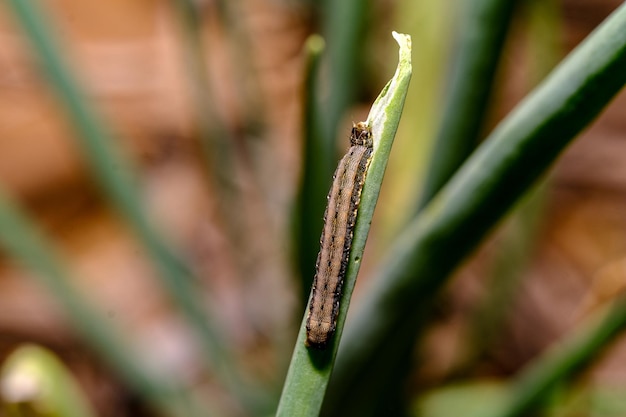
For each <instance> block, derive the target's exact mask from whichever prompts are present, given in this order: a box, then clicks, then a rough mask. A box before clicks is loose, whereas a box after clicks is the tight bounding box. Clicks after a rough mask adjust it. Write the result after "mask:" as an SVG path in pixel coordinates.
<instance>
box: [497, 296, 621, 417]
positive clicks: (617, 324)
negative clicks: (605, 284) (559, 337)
mask: <svg viewBox="0 0 626 417" xmlns="http://www.w3.org/2000/svg"><path fill="white" fill-rule="evenodd" d="M607 310H608V311H604V312H603V314H601V317H598V315H596V316H595V317H593V318H592V319H591V320H589V322H587V323H585V325H584V326H583V327H582V328H580V329H577V330H575V331H574V333H573V334H572V335H569V336H567V337H566V338H565V339H564V340H563V341H562V342H561V343H558V344H557V345H556V346H554V347H552V348H551V349H549V350H548V351H547V352H545V353H544V354H542V355H541V356H540V357H539V358H537V359H535V360H533V361H532V362H531V363H530V364H529V365H527V366H526V367H525V368H524V370H523V371H522V372H521V373H520V375H519V376H517V377H516V378H515V380H514V381H513V383H512V384H511V393H510V397H509V399H508V401H507V402H506V403H505V404H503V406H502V408H501V409H500V410H499V412H498V413H495V414H494V416H493V417H521V416H525V415H528V414H529V413H530V412H531V411H532V410H533V408H534V407H536V406H537V405H538V404H540V403H541V402H542V401H543V400H545V399H547V398H548V396H549V395H550V394H551V393H552V389H553V388H555V386H556V385H557V384H558V383H559V382H563V381H566V380H568V379H571V378H573V377H574V376H575V375H577V374H580V373H581V372H583V371H584V370H585V369H586V367H587V366H588V365H590V364H591V363H593V361H594V360H595V359H597V358H598V357H599V356H600V354H601V353H602V351H603V350H604V349H605V348H606V347H607V346H608V345H609V344H610V343H611V342H612V341H614V340H615V339H616V338H617V336H619V335H621V334H623V331H624V329H626V296H624V295H621V296H618V297H617V299H615V300H614V301H613V302H612V303H611V304H610V305H609V306H608V308H607Z"/></svg>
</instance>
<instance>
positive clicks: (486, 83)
mask: <svg viewBox="0 0 626 417" xmlns="http://www.w3.org/2000/svg"><path fill="white" fill-rule="evenodd" d="M516 3H517V2H516V1H513V0H471V1H467V2H463V11H464V12H463V13H462V14H461V22H460V28H459V30H458V37H457V40H456V47H455V52H456V57H455V59H454V62H453V66H452V73H451V75H450V80H449V91H448V92H447V98H446V103H445V109H444V112H443V117H442V120H441V123H440V125H439V131H438V133H437V137H436V139H435V147H434V150H433V153H432V155H431V158H430V164H429V167H428V171H427V173H426V179H425V182H424V184H423V188H422V195H421V197H420V201H419V204H418V209H422V208H423V207H424V206H425V205H426V204H427V203H428V202H429V201H430V200H431V199H432V198H433V196H434V195H435V194H437V192H438V191H439V190H440V189H441V187H443V186H444V184H445V183H446V182H447V181H448V180H449V179H450V177H452V175H453V174H454V172H455V171H456V170H457V169H458V168H459V167H460V166H461V164H462V163H463V161H465V159H466V158H467V157H468V156H469V154H470V153H471V152H472V150H474V148H475V147H476V146H477V144H478V140H479V138H480V134H481V130H482V129H483V128H484V123H485V116H486V113H487V109H488V105H489V99H490V97H491V91H492V90H493V84H494V79H495V74H496V69H497V67H498V62H499V61H500V56H501V55H502V50H503V47H504V43H505V42H504V41H505V40H506V37H507V34H508V32H509V30H508V29H509V27H510V26H511V21H512V20H513V10H514V9H515V5H516Z"/></svg>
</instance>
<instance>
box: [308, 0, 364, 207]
mask: <svg viewBox="0 0 626 417" xmlns="http://www.w3.org/2000/svg"><path fill="white" fill-rule="evenodd" d="M369 8H370V1H360V0H344V1H332V0H326V2H325V10H324V12H325V22H327V25H326V27H325V28H324V34H325V38H326V39H327V43H328V77H329V80H328V83H329V85H330V88H329V93H330V95H329V98H328V101H327V102H326V103H324V104H325V105H324V112H323V116H324V119H323V122H324V124H323V126H322V127H323V129H324V137H325V140H326V146H327V149H330V150H331V152H332V151H333V150H334V149H335V148H334V141H335V138H336V135H337V127H338V126H339V123H340V121H341V118H342V117H343V115H344V113H345V111H346V109H347V108H348V106H350V105H351V104H352V103H353V102H354V99H355V96H356V91H357V86H358V85H359V82H360V77H359V75H360V74H361V73H362V72H363V71H362V70H361V69H360V66H362V65H363V59H362V58H361V57H362V56H363V54H362V52H363V51H362V45H363V34H364V33H365V29H366V24H367V20H366V19H367V12H368V10H369ZM332 169H333V168H331V170H330V172H329V173H327V175H326V176H325V177H324V178H328V176H329V175H332ZM324 178H322V180H323V179H324ZM321 214H322V213H320V215H321Z"/></svg>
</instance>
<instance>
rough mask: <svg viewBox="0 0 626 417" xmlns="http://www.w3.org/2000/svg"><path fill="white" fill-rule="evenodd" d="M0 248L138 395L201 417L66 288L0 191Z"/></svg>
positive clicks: (55, 263) (175, 412) (50, 254)
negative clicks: (25, 270)
mask: <svg viewBox="0 0 626 417" xmlns="http://www.w3.org/2000/svg"><path fill="white" fill-rule="evenodd" d="M0 231H1V233H0V244H2V246H3V247H4V248H6V250H7V251H8V252H9V253H10V254H11V255H12V256H13V257H14V258H16V259H19V260H20V261H21V262H22V263H23V264H25V265H27V266H28V267H30V268H32V269H33V270H34V271H35V272H36V273H35V275H34V277H35V278H36V279H37V280H38V281H39V282H40V283H41V284H42V285H43V286H44V287H45V288H46V289H48V291H50V292H51V293H52V295H53V296H54V297H55V299H56V300H57V301H58V304H59V306H60V307H61V309H62V310H63V311H64V312H65V314H66V317H67V320H68V321H69V322H70V323H71V325H72V326H73V328H74V329H75V330H76V331H77V332H78V334H80V335H81V336H82V338H83V339H84V340H85V341H86V342H87V343H88V344H89V345H90V346H91V347H92V348H93V349H94V350H95V351H96V352H97V353H98V354H99V356H100V357H101V358H103V360H104V361H105V362H106V363H107V364H109V365H110V366H111V367H112V369H114V370H115V372H116V373H117V374H118V375H119V376H120V377H122V378H123V379H124V381H125V382H126V383H127V384H128V385H129V386H130V387H132V388H133V389H134V390H135V391H136V392H137V393H138V394H140V395H141V396H142V397H143V398H145V399H146V400H147V401H148V402H149V403H150V404H152V405H153V406H154V407H155V408H156V409H160V410H162V411H163V412H164V413H165V414H167V415H170V416H172V417H173V416H195V417H201V416H203V415H204V411H201V410H200V409H199V408H198V406H197V405H196V404H194V403H193V402H191V401H190V399H189V398H187V396H186V395H185V394H184V393H183V391H182V390H181V389H180V388H178V387H176V386H175V385H173V384H172V383H171V382H169V381H168V380H166V379H165V378H164V377H163V376H162V375H161V376H159V375H155V374H151V373H149V372H148V371H147V370H146V369H144V367H143V366H142V365H141V362H140V361H139V360H138V358H139V356H138V355H136V354H134V353H132V349H130V347H129V346H126V345H124V343H123V342H122V340H123V339H122V338H121V335H120V334H119V333H118V332H116V331H114V329H113V325H112V324H111V323H110V322H106V321H104V320H103V318H102V316H101V315H100V314H99V313H98V312H96V311H95V310H94V309H93V308H92V307H91V306H90V302H89V301H88V300H87V299H86V298H85V297H84V296H83V295H82V294H79V293H78V291H77V290H76V289H75V288H74V286H73V285H72V284H71V282H72V281H74V279H73V278H71V277H70V274H69V273H68V272H67V271H66V268H65V267H64V265H63V264H62V263H61V262H60V261H59V260H58V258H57V256H56V255H55V253H54V250H53V248H52V247H51V246H50V245H49V244H48V243H47V242H46V241H45V239H44V238H43V237H42V236H41V235H40V234H39V232H38V231H37V230H36V229H35V228H34V227H33V226H32V225H31V224H30V222H29V221H28V219H27V218H26V217H25V216H24V215H23V214H22V213H21V212H20V210H19V209H18V208H16V207H14V206H13V204H12V202H11V201H10V200H9V199H8V198H7V197H6V196H5V195H4V192H3V191H1V190H0Z"/></svg>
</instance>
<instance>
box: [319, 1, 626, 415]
mask: <svg viewBox="0 0 626 417" xmlns="http://www.w3.org/2000/svg"><path fill="white" fill-rule="evenodd" d="M625 82H626V4H625V5H622V6H621V7H619V8H618V9H617V10H616V11H615V12H614V13H613V14H612V15H611V16H610V17H609V18H607V19H606V21H605V22H604V23H603V24H602V25H601V26H600V27H598V28H597V29H596V30H595V31H594V32H593V33H592V34H591V35H590V36H589V37H588V38H587V39H586V40H585V41H584V42H583V43H582V44H581V45H580V46H579V47H578V48H576V50H575V51H573V52H572V53H571V54H570V55H569V56H568V57H567V58H566V59H565V60H564V61H563V62H562V63H561V64H560V65H559V66H558V67H557V68H556V69H555V70H554V71H553V72H552V73H551V75H550V76H549V77H548V78H547V79H546V80H545V81H544V82H543V83H542V84H541V85H540V86H539V87H537V88H536V89H535V90H534V92H532V93H531V94H530V95H529V96H528V97H527V98H526V99H524V100H523V101H522V102H521V103H520V104H519V105H518V106H517V107H516V109H514V110H513V111H512V112H511V113H510V114H509V116H507V117H506V119H505V120H503V121H502V122H501V123H500V124H499V125H498V127H497V128H496V129H495V130H494V131H493V133H492V134H491V135H490V136H489V138H488V139H487V140H486V141H485V142H484V143H483V144H482V145H481V146H480V147H479V148H478V150H477V151H476V152H475V153H474V154H473V155H472V156H471V157H470V158H469V159H468V160H467V161H466V163H465V164H464V165H463V166H462V167H461V168H460V170H459V171H458V172H457V174H456V175H455V176H454V177H453V178H452V179H451V180H450V181H449V182H448V184H447V185H446V186H445V187H444V188H443V189H442V191H441V192H440V193H438V194H437V196H436V197H435V198H434V199H433V200H432V202H431V203H430V204H429V205H428V206H426V207H425V208H424V210H423V211H422V212H421V214H420V215H419V216H418V217H417V218H416V219H415V220H414V221H413V222H411V223H410V224H409V225H408V226H407V227H406V229H405V232H404V233H403V234H402V235H401V236H400V237H399V238H398V240H397V242H396V244H395V245H394V246H393V247H392V249H391V251H390V252H389V257H388V258H387V261H386V262H384V263H383V264H382V267H381V269H380V270H379V271H378V275H377V279H376V281H375V283H374V285H373V286H372V288H370V290H369V291H368V292H367V294H366V295H365V299H364V300H363V304H362V308H361V310H360V311H358V312H357V313H358V314H355V316H354V321H352V322H351V323H350V325H349V326H348V327H347V328H346V332H345V334H344V338H343V343H342V345H341V349H340V352H339V356H338V360H337V363H336V366H335V375H334V377H333V385H332V389H331V390H330V391H329V392H332V398H329V409H333V410H334V409H338V410H340V409H341V407H340V405H342V404H344V403H346V402H347V401H346V399H347V398H351V395H356V393H359V395H358V398H360V399H362V398H368V397H367V396H369V395H371V396H373V397H376V395H377V393H379V392H381V391H382V390H383V389H384V384H386V381H387V379H386V377H387V376H388V373H389V372H394V374H393V375H397V373H396V372H397V371H398V369H397V368H398V367H399V366H405V367H406V365H405V364H406V363H407V358H406V356H402V355H408V354H409V353H410V349H411V346H412V344H413V341H414V338H415V333H416V331H417V325H416V323H417V322H418V321H419V320H420V319H421V318H422V317H423V316H424V315H425V313H426V311H427V308H428V304H429V303H430V302H431V300H432V298H433V296H434V295H435V293H436V292H437V291H438V290H439V289H440V288H441V287H442V286H443V285H444V283H445V282H446V278H447V277H448V276H449V275H450V273H451V272H452V271H454V270H455V268H457V267H458V266H459V264H460V263H461V262H462V261H463V259H464V258H465V257H466V256H467V255H468V254H469V253H470V252H471V251H472V249H474V248H475V247H476V246H477V245H478V243H479V242H480V240H481V239H482V238H483V237H484V236H485V235H486V234H487V233H488V232H489V231H490V230H491V229H492V228H493V226H494V225H495V224H496V223H497V222H498V221H499V219H501V218H502V217H503V216H504V215H505V213H506V212H507V211H508V210H509V209H510V208H511V207H512V206H513V205H514V204H515V202H516V201H518V200H519V199H520V198H521V197H522V196H523V195H524V193H525V192H526V191H527V190H528V189H529V188H530V187H531V186H532V184H533V183H534V182H535V181H537V179H539V178H540V177H541V176H542V175H543V174H544V173H545V172H546V171H547V169H548V168H549V166H550V165H551V164H552V162H554V160H555V159H556V158H557V157H558V155H559V153H560V152H561V151H562V150H563V149H564V148H565V147H566V146H567V145H568V144H569V143H570V142H571V141H572V140H573V138H574V137H575V136H576V135H577V134H578V133H580V132H581V131H582V130H583V129H584V128H585V127H586V126H587V125H588V124H589V123H590V122H591V121H592V120H593V119H594V118H595V117H596V116H597V115H598V114H599V113H600V112H601V111H602V109H603V108H604V107H605V106H606V105H607V104H608V103H609V101H610V100H611V99H612V98H613V97H614V96H615V94H617V92H618V91H619V90H620V89H621V88H622V86H623V85H624V83H625ZM381 358H384V360H381Z"/></svg>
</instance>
